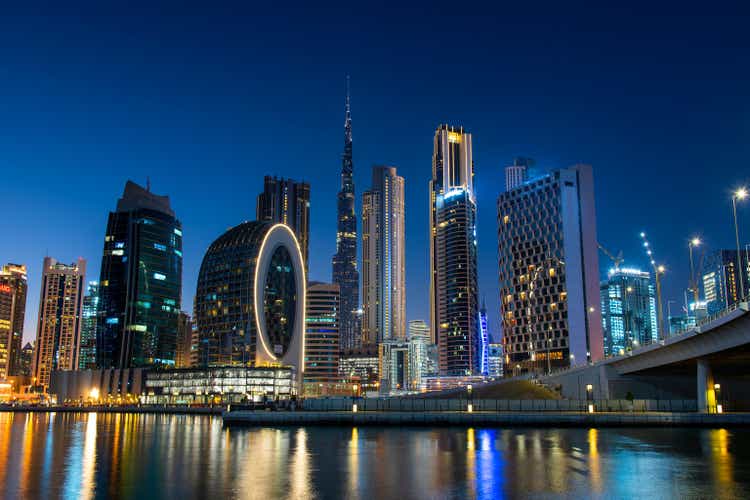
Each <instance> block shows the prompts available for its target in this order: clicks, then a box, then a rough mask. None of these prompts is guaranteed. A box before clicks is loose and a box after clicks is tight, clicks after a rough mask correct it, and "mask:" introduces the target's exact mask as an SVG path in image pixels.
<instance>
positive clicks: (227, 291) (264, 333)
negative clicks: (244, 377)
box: [194, 221, 306, 374]
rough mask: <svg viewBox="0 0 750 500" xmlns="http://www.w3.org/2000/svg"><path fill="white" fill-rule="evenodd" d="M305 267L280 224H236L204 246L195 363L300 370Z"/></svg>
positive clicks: (197, 300)
mask: <svg viewBox="0 0 750 500" xmlns="http://www.w3.org/2000/svg"><path fill="white" fill-rule="evenodd" d="M305 280H306V278H305V271H304V264H303V261H302V253H301V251H300V248H299V244H298V243H297V239H296V237H295V236H294V233H293V232H292V230H291V229H290V228H289V227H288V226H286V225H285V224H271V223H268V222H259V221H253V222H244V223H242V224H240V225H238V226H235V227H233V228H231V229H230V230H228V231H227V232H226V233H224V234H223V235H222V236H220V237H219V238H218V239H216V241H214V242H213V243H212V244H211V246H210V247H209V248H208V251H207V252H206V254H205V256H204V257H203V262H202V263H201V267H200V272H199V274H198V286H197V290H196V294H195V314H194V320H195V323H196V325H197V329H198V332H199V347H198V350H199V355H198V362H199V365H201V366H230V365H245V366H253V365H254V366H258V365H267V364H273V365H282V366H294V367H295V368H297V369H298V371H299V373H300V374H301V373H302V371H303V360H302V352H303V350H304V321H305V303H304V297H305Z"/></svg>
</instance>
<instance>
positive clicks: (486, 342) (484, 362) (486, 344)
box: [479, 300, 490, 375]
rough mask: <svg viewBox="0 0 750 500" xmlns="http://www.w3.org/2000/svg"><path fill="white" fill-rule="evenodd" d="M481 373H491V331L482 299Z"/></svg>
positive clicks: (480, 323)
mask: <svg viewBox="0 0 750 500" xmlns="http://www.w3.org/2000/svg"><path fill="white" fill-rule="evenodd" d="M479 332H480V334H479V339H480V343H479V346H480V348H479V353H480V354H479V356H480V357H479V366H480V369H479V373H480V374H482V375H487V374H488V373H489V355H490V351H489V349H490V332H489V328H488V324H487V306H486V305H485V303H484V300H482V308H481V309H479Z"/></svg>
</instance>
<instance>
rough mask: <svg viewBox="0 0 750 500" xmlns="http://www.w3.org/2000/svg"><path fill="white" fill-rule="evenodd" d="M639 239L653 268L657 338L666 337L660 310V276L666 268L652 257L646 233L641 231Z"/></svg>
mask: <svg viewBox="0 0 750 500" xmlns="http://www.w3.org/2000/svg"><path fill="white" fill-rule="evenodd" d="M641 240H643V248H645V249H646V255H648V259H649V262H650V263H651V267H652V268H653V269H654V276H655V278H656V279H655V281H656V308H657V309H656V316H657V321H658V324H659V340H663V339H665V338H667V332H669V330H668V329H665V328H664V311H663V310H662V304H661V277H662V276H663V275H664V272H665V271H666V270H667V269H666V268H665V267H664V266H663V265H661V264H657V263H656V259H654V252H653V251H652V250H651V244H650V243H649V242H648V240H647V239H646V233H643V232H642V233H641Z"/></svg>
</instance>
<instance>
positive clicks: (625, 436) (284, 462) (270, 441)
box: [0, 413, 750, 500]
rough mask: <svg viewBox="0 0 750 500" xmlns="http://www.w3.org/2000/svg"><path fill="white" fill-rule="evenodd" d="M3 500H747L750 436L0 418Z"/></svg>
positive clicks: (160, 418) (110, 417)
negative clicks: (524, 499) (525, 499)
mask: <svg viewBox="0 0 750 500" xmlns="http://www.w3.org/2000/svg"><path fill="white" fill-rule="evenodd" d="M0 497H2V498H45V499H47V498H72V499H79V498H80V499H87V498H137V499H139V500H144V499H149V498H177V499H179V500H185V499H189V498H209V499H217V500H218V499H222V498H257V499H264V500H265V499H273V498H304V499H308V498H352V499H375V498H397V499H399V500H403V499H408V498H503V497H508V498H517V497H533V498H555V497H573V498H589V497H594V498H743V497H744V498H750V430H745V429H729V430H727V429H695V428H679V429H662V428H658V429H657V428H654V429H647V428H634V429H613V428H608V429H573V428H566V429H534V428H514V429H491V428H475V429H472V428H469V429H465V428H447V427H441V428H392V427H389V428H384V427H360V428H346V427H295V428H278V429H276V428H241V429H240V428H224V427H222V422H221V419H220V418H218V417H210V416H185V415H125V414H123V415H118V414H96V413H88V414H86V413H81V414H67V413H58V414H45V413H35V414H34V413H28V414H27V413H15V414H14V413H0Z"/></svg>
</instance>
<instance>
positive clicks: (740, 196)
mask: <svg viewBox="0 0 750 500" xmlns="http://www.w3.org/2000/svg"><path fill="white" fill-rule="evenodd" d="M747 196H748V192H747V189H745V188H744V187H741V188H739V189H738V190H737V191H735V192H734V193H733V194H732V213H733V214H734V238H735V239H736V240H737V274H739V277H740V279H739V282H740V297H739V300H740V302H742V299H744V298H745V284H744V283H743V274H745V273H744V272H743V269H742V260H741V259H740V228H739V226H738V225H737V200H740V201H742V200H744V199H745V198H747Z"/></svg>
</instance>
